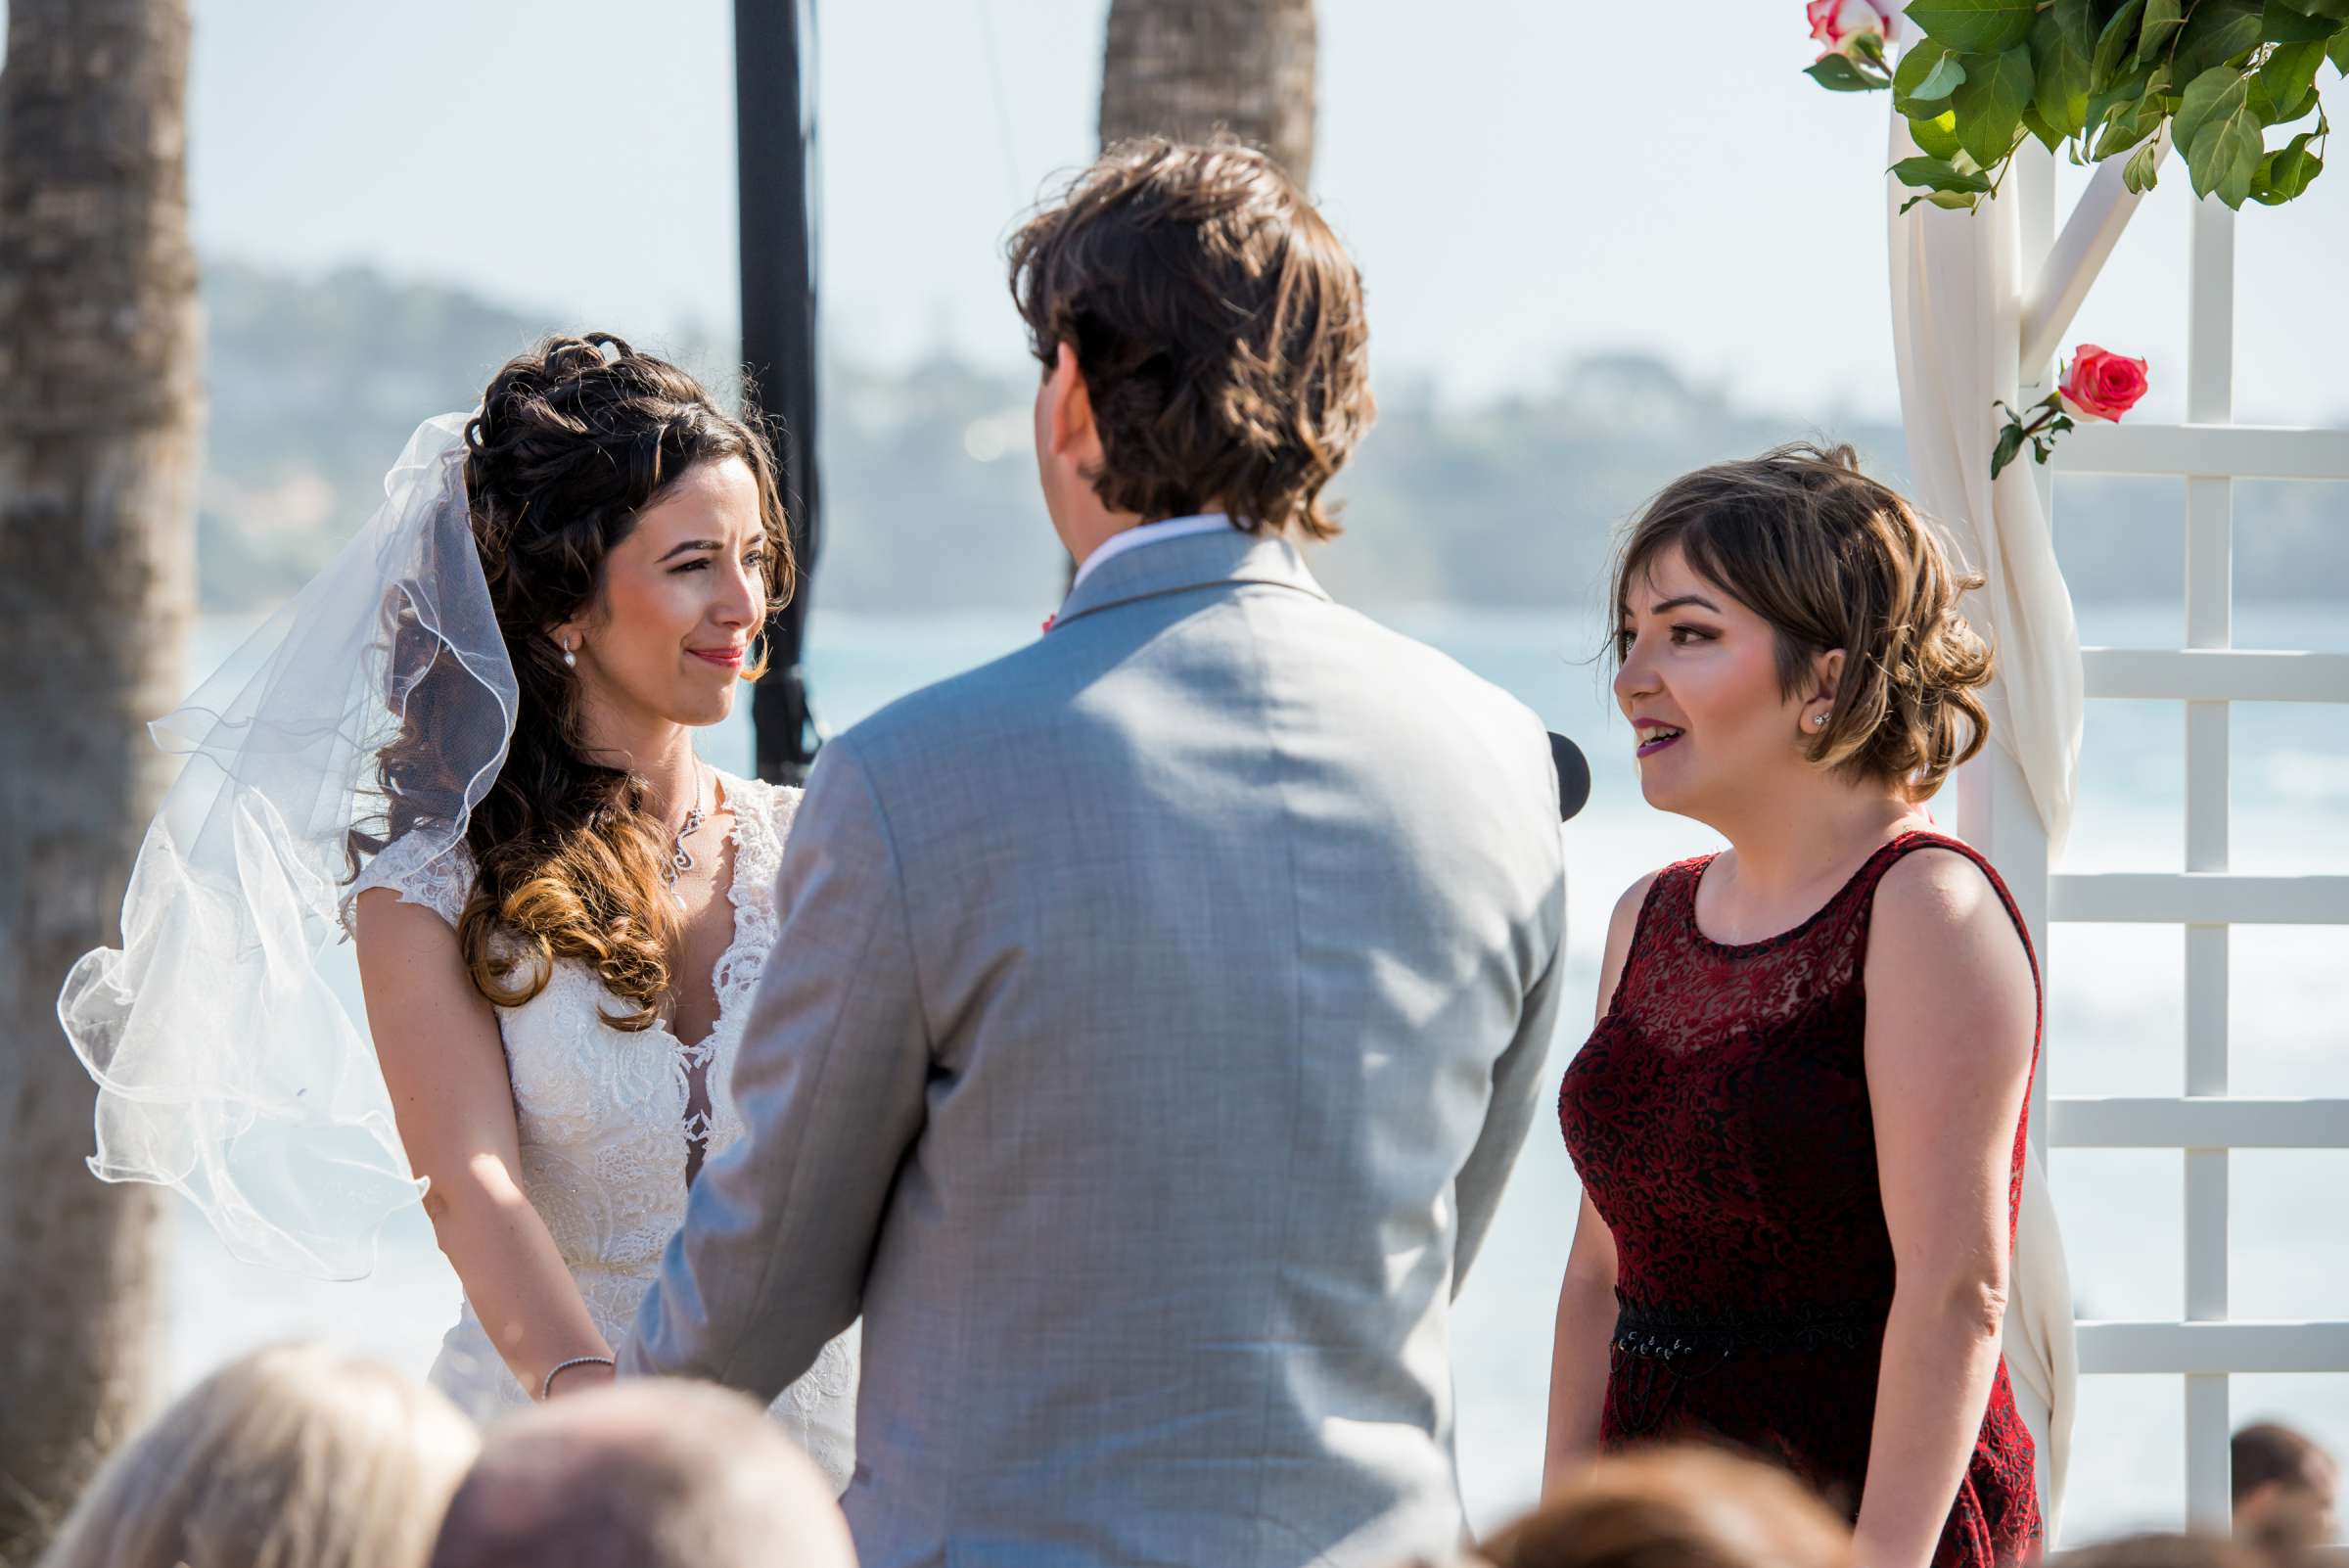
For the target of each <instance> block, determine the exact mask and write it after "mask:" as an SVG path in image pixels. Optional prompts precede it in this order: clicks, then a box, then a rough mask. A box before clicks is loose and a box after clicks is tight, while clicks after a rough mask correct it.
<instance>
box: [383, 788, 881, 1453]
mask: <svg viewBox="0 0 2349 1568" xmlns="http://www.w3.org/2000/svg"><path fill="white" fill-rule="evenodd" d="M718 777H719V780H720V783H721V785H722V787H723V789H724V791H725V797H726V801H727V803H728V805H729V806H730V807H731V811H730V814H728V815H727V816H726V817H725V818H724V820H725V821H727V822H728V823H729V824H730V825H729V826H728V828H727V837H728V839H729V840H730V842H731V843H732V845H733V849H734V875H733V880H732V882H731V884H730V885H729V887H728V889H727V898H728V900H729V901H730V902H731V903H732V904H733V906H734V940H733V941H732V943H731V944H729V945H727V947H726V949H725V951H724V952H723V953H722V954H721V955H720V956H719V958H718V960H717V968H716V971H715V973H714V982H715V986H716V992H717V1025H716V1027H715V1028H714V1030H712V1031H711V1033H710V1035H709V1037H708V1038H706V1039H703V1040H702V1041H700V1042H699V1043H697V1044H693V1045H687V1044H685V1043H684V1042H682V1041H681V1040H679V1039H678V1038H676V1036H674V1035H672V1034H670V1033H669V1032H668V1031H667V1030H665V1029H659V1028H655V1029H650V1030H646V1031H643V1032H641V1033H637V1034H629V1033H627V1032H625V1031H622V1030H618V1029H614V1028H613V1027H612V1026H611V1025H609V1024H607V1023H605V1022H604V1021H603V1016H602V1015H603V1011H604V1008H605V1004H607V1003H608V1002H609V999H610V998H609V993H608V992H605V991H604V989H603V987H602V985H601V984H600V983H599V982H598V981H597V980H596V978H595V975H594V972H593V971H591V970H589V969H588V968H587V967H586V966H585V965H583V964H580V963H578V962H577V961H576V960H571V961H566V962H564V963H561V964H558V965H557V966H556V969H555V973H554V975H553V977H552V978H551V979H550V981H549V982H548V984H547V987H546V989H545V990H544V991H542V992H539V993H538V994H537V995H536V996H533V997H531V998H530V1000H529V1001H528V1002H525V1003H524V1004H523V1005H522V1006H520V1007H511V1008H500V1009H498V1031H499V1034H500V1035H501V1036H502V1037H503V1038H504V1041H505V1048H506V1071H507V1075H508V1077H509V1078H510V1079H511V1080H512V1082H513V1085H514V1111H515V1125H516V1130H517V1131H518V1132H519V1133H520V1135H521V1150H522V1173H521V1177H522V1185H523V1191H524V1192H525V1194H526V1195H527V1196H528V1197H529V1198H530V1204H531V1206H532V1207H533V1208H535V1209H536V1210H537V1211H538V1214H539V1217H540V1218H541V1219H542V1220H544V1221H545V1222H546V1228H547V1229H548V1231H549V1232H551V1233H552V1234H553V1236H554V1239H555V1245H556V1246H557V1247H558V1248H560V1249H561V1251H562V1254H563V1261H564V1262H565V1263H566V1264H567V1265H569V1266H570V1268H571V1273H572V1277H573V1278H574V1279H576V1280H577V1281H578V1285H579V1294H580V1295H581V1296H582V1297H584V1298H585V1299H586V1303H587V1311H588V1313H589V1314H590V1315H591V1316H593V1318H594V1319H595V1326H596V1328H597V1330H598V1331H599V1332H600V1333H602V1335H603V1336H604V1339H605V1341H606V1342H607V1343H609V1344H611V1345H613V1346H615V1347H617V1346H619V1345H620V1344H621V1343H622V1340H624V1339H625V1338H626V1336H627V1333H628V1329H629V1325H630V1324H632V1323H633V1322H634V1321H635V1317H636V1306H637V1303H638V1302H639V1301H640V1300H641V1299H642V1297H643V1295H644V1291H645V1287H646V1286H647V1285H648V1284H650V1283H651V1281H652V1278H653V1275H654V1274H655V1273H656V1272H657V1271H658V1270H659V1268H660V1267H661V1255H662V1252H663V1249H664V1248H666V1247H667V1245H668V1238H669V1235H670V1234H671V1232H673V1231H674V1230H675V1229H676V1228H677V1226H678V1225H679V1223H681V1222H683V1220H684V1218H685V1186H686V1171H687V1161H688V1154H689V1146H690V1145H691V1144H693V1143H696V1142H703V1141H704V1140H706V1144H705V1155H704V1157H705V1158H706V1159H708V1158H715V1157H716V1155H717V1154H718V1153H719V1151H721V1150H723V1149H724V1148H725V1147H726V1146H727V1145H729V1144H731V1143H732V1142H733V1141H734V1140H735V1139H736V1138H739V1137H741V1136H742V1133H743V1124H742V1116H741V1113H740V1111H739V1110H738V1109H737V1108H736V1106H735V1104H734V1097H733V1095H732V1093H731V1092H730V1089H729V1084H730V1081H731V1079H732V1077H733V1069H734V1057H735V1053H736V1051H737V1049H738V1048H739V1047H740V1045H741V1042H742V1031H743V1023H744V1020H745V1019H746V1018H747V1017H748V1016H749V1013H750V1005H751V996H752V993H753V992H755V991H756V990H757V989H758V984H759V974H760V970H761V969H762V968H764V967H765V963H766V955H767V953H768V952H769V951H770V950H771V949H772V948H773V946H774V943H775V909H774V883H775V872H776V870H777V868H778V866H779V865H780V863H781V860H782V853H783V839H784V835H785V834H786V833H787V832H789V831H790V827H791V818H792V813H793V812H794V811H796V810H797V809H798V808H799V803H800V792H799V791H798V790H796V789H784V788H778V787H776V786H774V785H770V784H764V783H760V782H759V781H757V780H752V779H738V778H735V777H733V776H732V775H730V774H725V773H720V774H719V775H718ZM410 842H412V841H408V840H401V841H398V842H395V843H393V844H391V845H390V846H389V847H387V848H386V849H385V850H384V852H383V853H381V854H379V855H377V856H376V857H375V859H374V860H373V861H372V862H370V863H369V865H368V866H367V868H366V869H365V870H364V871H362V872H361V873H360V874H359V877H358V880H357V881H356V882H355V883H353V884H352V886H351V888H350V891H349V894H348V896H347V898H346V899H345V905H344V907H345V911H347V910H348V909H349V907H350V904H349V899H356V898H357V897H358V895H359V894H360V893H361V892H363V891H365V890H366V889H368V888H378V887H380V888H391V889H393V890H395V891H396V892H397V893H398V894H399V896H400V898H401V899H404V900H405V901H407V902H410V903H421V904H424V905H426V906H427V907H429V908H431V909H433V910H435V911H437V912H438V914H439V915H440V916H441V917H442V918H443V919H445V920H447V921H448V922H449V923H450V924H451V925H452V926H453V925H455V924H456V921H457V917H458V915H459V914H460V912H461V911H462V910H463V908H464V906H465V899H466V896H467V894H468V892H469V891H470V889H471V886H472V881H473V866H472V861H471V857H470V856H468V855H467V854H466V853H465V851H464V849H463V847H462V846H460V847H459V848H458V849H457V850H456V851H455V852H454V853H452V854H449V855H444V856H442V857H441V858H440V859H439V860H438V861H436V862H433V863H430V864H418V863H417V862H418V861H419V860H420V859H421V858H422V856H421V855H420V854H419V853H416V852H414V851H408V853H402V852H403V850H407V846H408V844H409V843H410ZM346 919H347V913H346ZM856 1358H857V1331H856V1330H855V1329H853V1328H852V1329H850V1330H849V1332H848V1333H846V1334H844V1335H842V1336H841V1337H840V1338H839V1339H836V1340H834V1341H833V1342H832V1343H830V1344H829V1345H826V1346H825V1347H824V1348H823V1352H822V1354H821V1355H819V1356H818V1357H817V1358H816V1361H815V1365H814V1366H813V1367H811V1368H809V1370H808V1372H807V1375H806V1376H805V1377H803V1378H801V1379H800V1380H799V1381H798V1382H797V1383H794V1384H793V1385H792V1386H791V1387H790V1388H789V1389H787V1390H785V1391H784V1393H783V1395H782V1397H781V1398H779V1399H777V1400H776V1401H775V1404H774V1409H773V1413H774V1415H775V1417H776V1419H777V1420H779V1421H781V1422H782V1423H783V1425H784V1427H785V1428H786V1429H787V1430H788V1431H789V1432H790V1434H791V1436H792V1437H793V1438H795V1439H796V1440H797V1441H798V1442H799V1443H800V1445H801V1447H803V1448H804V1449H806V1451H807V1453H808V1454H809V1456H810V1457H812V1458H813V1459H814V1460H815V1462H816V1464H817V1465H818V1466H819V1467H820V1468H821V1469H822V1470H823V1472H824V1473H825V1474H826V1475H827V1476H829V1477H830V1478H831V1479H832V1483H833V1485H834V1487H835V1488H836V1489H841V1488H846V1487H847V1485H848V1483H849V1475H850V1472H851V1470H852V1468H853V1467H854V1465H855V1448H856V1436H855V1405H856ZM432 1382H433V1384H434V1385H435V1386H436V1387H438V1389H440V1391H441V1392H443V1393H445V1394H447V1395H448V1396H449V1397H450V1398H451V1399H453V1400H454V1401H456V1403H457V1404H458V1405H459V1406H460V1407H463V1408H464V1409H466V1410H467V1411H468V1412H470V1413H471V1414H473V1416H474V1417H475V1418H476V1419H477V1420H487V1419H489V1418H490V1417H492V1416H494V1415H496V1414H497V1413H499V1412H500V1411H502V1410H504V1409H506V1408H508V1407H515V1406H522V1405H527V1404H529V1403H530V1391H526V1390H525V1389H524V1388H523V1387H522V1385H521V1384H520V1383H519V1382H517V1381H516V1380H515V1377H514V1374H513V1373H512V1372H511V1371H509V1370H508V1369H507V1367H506V1364H505V1362H504V1361H503V1360H500V1359H499V1357H498V1354H497V1350H496V1348H495V1347H494V1346H493V1345H492V1344H491V1343H490V1341H489V1336H488V1335H487V1333H485V1332H484V1329H483V1327H482V1323H481V1319H480V1318H478V1317H477V1316H475V1315H474V1311H473V1307H472V1304H471V1303H470V1302H469V1303H467V1304H466V1305H465V1307H464V1309H463V1312H462V1313H461V1314H460V1315H459V1317H458V1319H457V1324H456V1326H455V1327H454V1328H452V1329H450V1330H449V1331H448V1335H447V1337H446V1338H445V1339H444V1340H443V1341H442V1342H441V1347H440V1355H439V1357H438V1360H435V1361H434V1363H433V1371H432Z"/></svg>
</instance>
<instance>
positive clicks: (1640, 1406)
mask: <svg viewBox="0 0 2349 1568" xmlns="http://www.w3.org/2000/svg"><path fill="white" fill-rule="evenodd" d="M1617 1300H1618V1302H1619V1303H1620V1306H1621V1311H1620V1313H1619V1314H1618V1315H1617V1316H1616V1319H1615V1337H1614V1338H1613V1339H1612V1340H1611V1341H1609V1342H1608V1346H1607V1350H1608V1357H1607V1363H1608V1371H1609V1374H1610V1375H1609V1377H1608V1391H1607V1398H1608V1403H1609V1404H1610V1405H1611V1406H1612V1407H1613V1408H1614V1413H1615V1420H1616V1423H1617V1425H1618V1426H1619V1427H1620V1429H1621V1430H1622V1431H1623V1432H1624V1433H1626V1434H1627V1435H1631V1436H1638V1435H1643V1434H1645V1433H1649V1432H1652V1431H1654V1430H1655V1429H1656V1428H1657V1427H1658V1426H1660V1425H1661V1424H1662V1423H1663V1421H1664V1419H1665V1417H1666V1416H1667V1415H1669V1414H1671V1412H1672V1410H1673V1409H1674V1407H1676V1406H1678V1405H1679V1404H1680V1399H1681V1392H1682V1391H1683V1390H1684V1389H1685V1388H1686V1387H1687V1385H1689V1384H1691V1383H1695V1382H1698V1381H1700V1380H1701V1379H1703V1378H1706V1377H1709V1376H1711V1375H1712V1374H1713V1373H1715V1372H1718V1371H1720V1370H1721V1369H1722V1368H1723V1367H1724V1366H1726V1365H1727V1364H1728V1363H1729V1362H1731V1361H1733V1360H1736V1359H1737V1358H1738V1357H1739V1356H1740V1355H1773V1354H1784V1353H1788V1352H1818V1351H1838V1350H1846V1351H1857V1350H1859V1349H1860V1348H1861V1347H1862V1346H1864V1345H1865V1344H1867V1343H1869V1342H1870V1341H1871V1340H1873V1339H1881V1337H1882V1336H1883V1333H1884V1317H1885V1313H1886V1308H1885V1306H1884V1305H1883V1304H1880V1303H1879V1304H1875V1305H1860V1306H1849V1307H1799V1308H1790V1309H1788V1310H1786V1311H1784V1312H1779V1313H1770V1314H1760V1313H1721V1312H1716V1313H1685V1312H1675V1311H1671V1310H1668V1309H1664V1308H1656V1307H1642V1306H1639V1305H1637V1304H1636V1303H1634V1302H1630V1301H1625V1300H1623V1299H1622V1298H1621V1297H1618V1298H1617Z"/></svg>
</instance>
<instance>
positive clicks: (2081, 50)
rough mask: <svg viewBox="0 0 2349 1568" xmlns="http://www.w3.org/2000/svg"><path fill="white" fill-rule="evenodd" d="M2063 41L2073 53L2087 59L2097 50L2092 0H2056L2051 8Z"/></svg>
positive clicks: (2094, 10) (2094, 11)
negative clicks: (2061, 32)
mask: <svg viewBox="0 0 2349 1568" xmlns="http://www.w3.org/2000/svg"><path fill="white" fill-rule="evenodd" d="M2050 14H2051V15H2052V16H2053V17H2054V18H2055V25H2056V26H2057V27H2059V28H2061V29H2062V31H2063V41H2064V43H2065V45H2066V46H2067V47H2068V48H2070V50H2071V51H2072V53H2073V54H2075V55H2078V56H2079V57H2080V58H2081V59H2083V60H2087V59H2089V58H2091V57H2092V56H2094V55H2095V54H2096V8H2095V6H2094V5H2093V4H2092V3H2091V0H2055V4H2054V5H2053V6H2051V7H2050Z"/></svg>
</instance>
